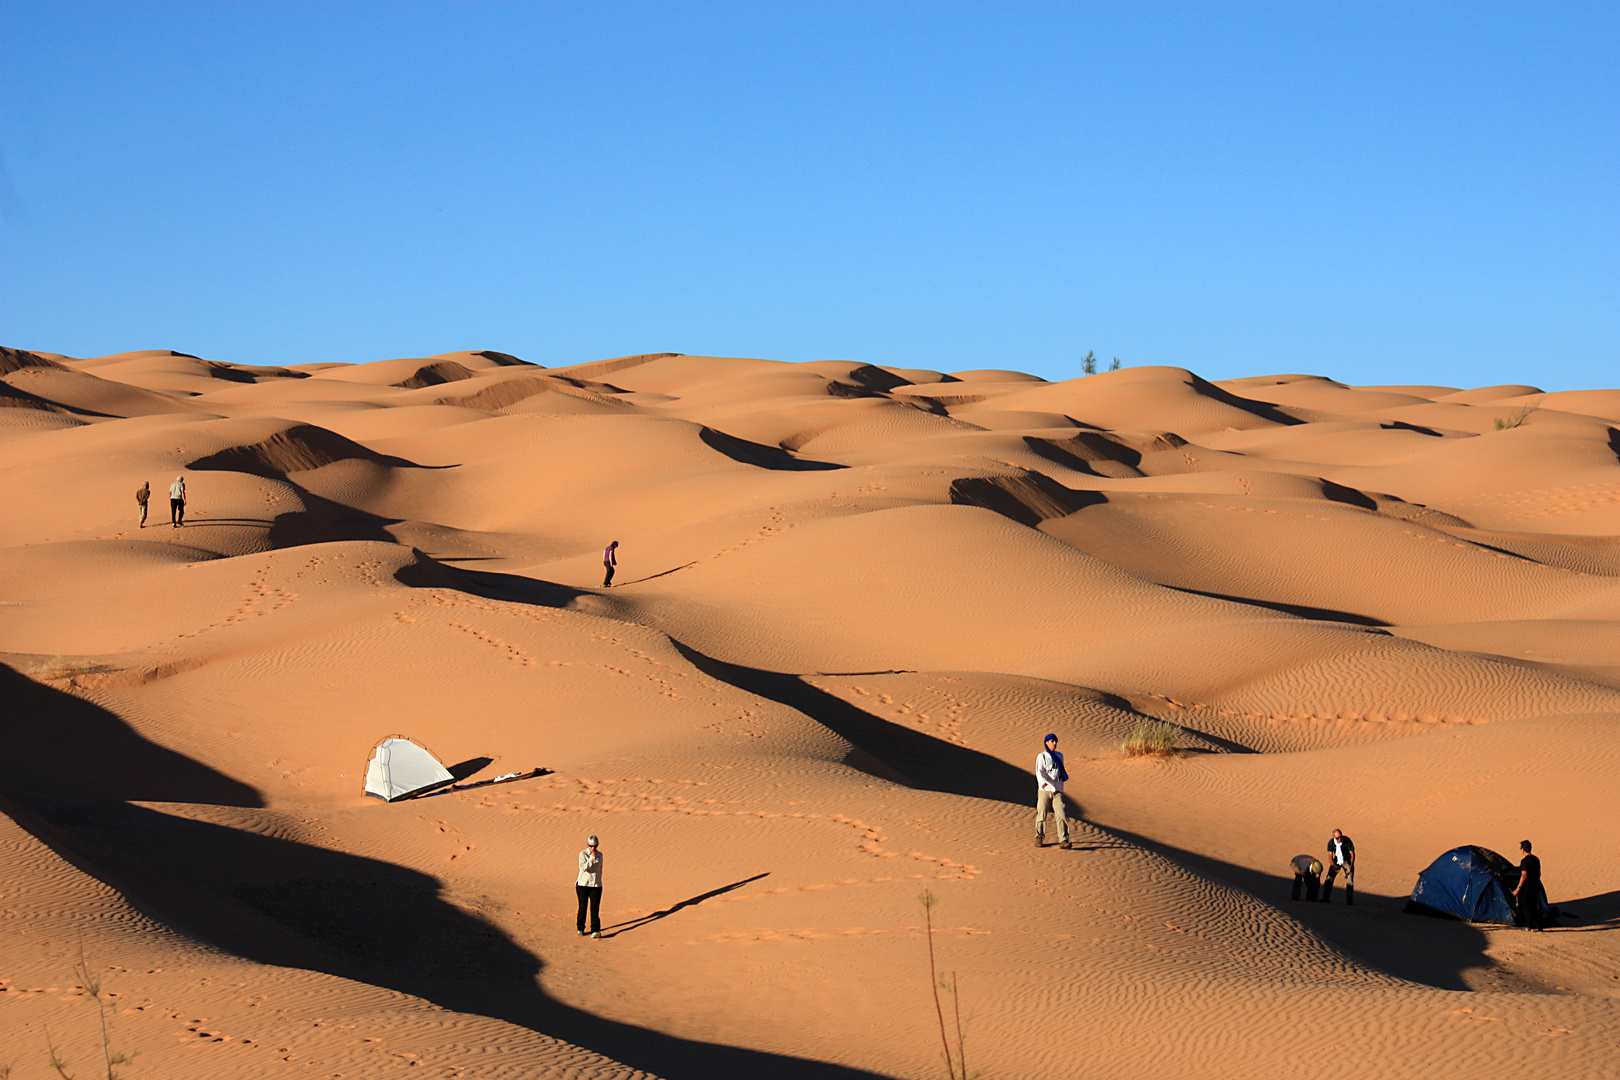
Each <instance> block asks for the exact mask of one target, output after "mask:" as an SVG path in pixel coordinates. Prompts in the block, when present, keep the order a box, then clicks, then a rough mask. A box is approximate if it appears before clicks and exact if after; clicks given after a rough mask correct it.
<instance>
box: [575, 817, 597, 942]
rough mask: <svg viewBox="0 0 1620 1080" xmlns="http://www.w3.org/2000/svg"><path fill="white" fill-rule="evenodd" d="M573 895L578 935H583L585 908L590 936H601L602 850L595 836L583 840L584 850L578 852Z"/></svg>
mask: <svg viewBox="0 0 1620 1080" xmlns="http://www.w3.org/2000/svg"><path fill="white" fill-rule="evenodd" d="M574 895H575V896H577V897H578V898H579V917H578V918H576V919H575V920H574V925H575V927H576V928H577V929H578V930H579V936H580V937H584V936H585V909H586V908H587V907H589V908H590V911H591V937H593V938H599V937H601V936H602V852H601V851H600V850H598V849H597V846H596V837H595V836H590V837H587V838H586V840H585V850H584V851H581V852H580V853H579V877H577V878H575V879H574Z"/></svg>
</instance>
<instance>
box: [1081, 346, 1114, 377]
mask: <svg viewBox="0 0 1620 1080" xmlns="http://www.w3.org/2000/svg"><path fill="white" fill-rule="evenodd" d="M1080 370H1081V371H1082V372H1084V373H1085V374H1087V375H1095V374H1097V350H1095V349H1090V350H1088V351H1087V352H1086V355H1084V356H1082V357H1081V358H1080ZM1108 370H1109V371H1118V370H1119V357H1117V356H1116V357H1114V362H1113V363H1111V364H1109V365H1108Z"/></svg>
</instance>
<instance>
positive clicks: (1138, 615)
mask: <svg viewBox="0 0 1620 1080" xmlns="http://www.w3.org/2000/svg"><path fill="white" fill-rule="evenodd" d="M0 406H4V407H0V451H3V452H0V493H3V494H0V505H3V506H4V508H5V510H6V512H5V514H4V515H0V548H3V554H0V664H3V666H0V680H3V684H4V685H3V687H0V702H3V705H0V733H3V735H4V740H5V742H4V746H5V752H4V754H3V756H0V851H3V857H0V920H3V921H0V942H3V945H0V949H3V952H0V1047H3V1049H0V1069H3V1068H5V1067H7V1066H10V1067H11V1070H12V1071H11V1073H10V1076H11V1078H12V1080H35V1078H42V1077H48V1076H55V1075H57V1074H56V1072H55V1071H53V1070H52V1069H51V1068H50V1066H49V1061H48V1059H49V1058H50V1056H51V1048H52V1047H54V1048H55V1051H56V1053H57V1054H58V1055H60V1057H61V1058H63V1059H65V1061H66V1062H67V1068H68V1071H69V1072H72V1073H74V1075H76V1076H100V1075H103V1072H104V1067H103V1064H102V1044H101V1027H100V1022H99V1020H98V1014H97V1006H96V1005H95V1004H94V1003H93V1002H92V1001H91V1000H88V999H87V998H86V996H85V993H84V990H85V986H86V981H87V977H88V978H89V980H91V981H93V982H94V983H95V984H96V985H97V986H98V987H99V989H100V992H101V999H102V1001H103V1002H104V1004H105V1008H104V1010H103V1015H104V1016H105V1017H106V1018H107V1020H108V1022H109V1024H110V1027H109V1029H108V1032H109V1033H108V1045H109V1046H110V1047H111V1048H112V1050H113V1051H114V1052H123V1053H128V1052H133V1053H134V1055H135V1056H134V1058H133V1060H132V1061H131V1062H130V1063H129V1064H128V1065H125V1066H122V1067H121V1068H120V1071H119V1075H120V1076H123V1077H125V1078H126V1080H142V1078H148V1077H150V1078H162V1080H187V1078H195V1080H232V1078H242V1080H249V1078H258V1077H270V1078H275V1077H321V1078H332V1080H338V1078H345V1080H349V1078H371V1077H379V1078H381V1077H396V1076H422V1077H444V1078H455V1080H501V1078H533V1077H626V1076H634V1077H641V1076H647V1077H653V1076H658V1077H666V1078H670V1080H688V1078H690V1080H706V1078H715V1077H760V1076H769V1077H790V1078H798V1077H804V1078H810V1077H817V1078H820V1077H826V1078H854V1077H873V1076H882V1077H903V1078H919V1080H920V1078H923V1077H930V1076H940V1075H943V1073H944V1066H943V1063H942V1062H941V1060H940V1054H941V1045H940V1033H939V1028H938V1021H937V1018H936V1013H935V1006H934V998H933V996H932V994H931V991H930V976H929V970H928V963H929V961H928V952H927V945H926V942H927V941H928V940H929V938H928V937H927V936H926V935H925V933H924V925H925V920H924V909H923V907H922V905H921V904H920V902H919V896H920V895H921V894H922V893H923V891H924V890H925V889H926V890H928V891H929V892H931V893H932V894H933V895H934V896H935V897H937V900H938V902H937V905H936V906H935V907H934V908H933V910H932V915H931V919H932V924H933V927H934V933H933V934H932V938H931V940H932V942H933V949H934V955H935V958H936V961H937V964H938V968H939V971H940V972H941V973H955V978H956V985H957V991H956V995H955V997H954V998H953V997H952V996H951V995H949V994H946V995H944V997H943V1003H944V1008H945V1010H946V1013H947V1018H948V1019H951V1020H952V1026H953V1027H954V1010H955V1008H956V1006H958V1005H959V1006H960V1012H961V1016H962V1018H963V1022H964V1025H965V1028H966V1031H965V1038H964V1042H963V1048H964V1049H965V1056H966V1061H967V1065H968V1069H969V1071H970V1072H971V1071H977V1070H983V1075H984V1076H985V1077H986V1078H987V1080H1003V1078H1005V1080H1015V1078H1016V1080H1043V1078H1071V1077H1074V1078H1091V1077H1096V1078H1116V1077H1117V1078H1129V1077H1149V1076H1153V1077H1171V1078H1176V1077H1215V1078H1223V1077H1233V1078H1239V1077H1242V1078H1246V1077H1255V1078H1260V1077H1275V1076H1280V1075H1296V1074H1301V1073H1304V1074H1308V1075H1317V1076H1322V1077H1357V1078H1366V1077H1408V1076H1413V1077H1415V1076H1427V1075H1432V1074H1433V1073H1434V1072H1435V1070H1436V1069H1444V1070H1445V1071H1446V1072H1447V1073H1448V1074H1449V1073H1452V1072H1455V1073H1456V1074H1457V1075H1461V1076H1469V1077H1473V1078H1480V1077H1497V1076H1509V1075H1512V1076H1539V1077H1571V1078H1574V1077H1583V1078H1584V1077H1597V1076H1603V1075H1610V1076H1612V1075H1616V1073H1617V1072H1620V854H1617V851H1620V848H1617V846H1616V843H1615V834H1616V829H1617V827H1620V800H1617V798H1616V796H1615V794H1614V776H1615V774H1616V771H1617V769H1620V390H1592V391H1585V392H1578V393H1542V392H1541V391H1539V390H1537V389H1536V388H1535V387H1533V386H1498V387H1487V388H1472V389H1463V388H1455V387H1440V386H1421V385H1415V386H1382V387H1354V386H1348V385H1345V384H1342V383H1339V382H1335V381H1333V380H1330V379H1327V378H1323V377H1319V376H1310V375H1280V376H1264V377H1255V378H1247V379H1239V380H1234V381H1227V382H1221V383H1211V382H1207V381H1205V380H1204V379H1202V378H1200V377H1199V376H1197V375H1195V374H1194V373H1192V372H1190V371H1187V370H1183V369H1180V368H1169V367H1148V368H1136V369H1126V370H1122V371H1114V372H1107V373H1102V374H1097V375H1092V376H1087V377H1082V378H1078V379H1073V380H1069V381H1065V382H1055V383H1053V382H1046V381H1043V380H1041V379H1039V378H1036V377H1034V376H1030V375H1026V374H1021V373H1019V372H1016V371H999V370H996V371H991V370H981V371H958V372H955V373H952V374H946V373H943V372H939V371H932V370H913V369H901V368H884V367H877V366H871V365H863V364H856V363H843V362H822V363H808V364H788V363H779V362H773V361H768V360H756V359H738V358H720V357H699V356H682V355H677V354H668V353H661V354H649V355H642V356H628V357H621V358H617V359H611V360H602V361H597V362H593V363H585V364H580V365H577V366H573V367H563V368H544V367H540V366H537V365H533V364H527V363H524V362H522V361H520V360H518V359H516V358H515V357H511V356H508V355H505V354H502V353H498V352H465V353H455V354H449V355H443V356H434V357H426V358H422V359H400V360H387V361H381V362H373V363H356V364H296V363H291V364H288V365H287V366H284V367H254V366H248V365H242V364H232V363H227V362H223V361H221V360H204V359H199V358H196V357H192V356H186V355H182V354H178V353H173V352H169V351H148V352H134V353H125V354H120V355H115V356H103V357H96V358H89V359H74V358H70V357H66V356H62V355H57V354H49V353H33V352H23V351H15V350H5V351H3V352H0ZM180 475H184V476H185V478H186V483H187V488H188V498H189V505H188V508H187V522H186V524H185V526H184V527H183V528H174V527H172V526H171V525H170V524H169V518H168V502H167V495H168V487H169V484H170V482H171V481H172V480H173V479H174V478H175V477H176V476H180ZM144 482H149V483H150V484H151V485H152V503H151V517H150V520H149V521H148V522H147V524H146V526H145V527H144V528H143V527H140V526H139V524H138V522H137V509H136V505H135V502H134V498H133V493H134V491H135V489H136V488H138V487H139V486H140V485H141V484H142V483H144ZM610 540H618V541H620V543H621V546H620V548H619V561H620V564H619V567H618V576H617V577H616V579H615V581H614V583H613V586H612V587H611V588H606V589H605V588H603V587H602V581H601V578H602V565H601V562H602V550H603V548H604V546H605V545H606V544H607V542H608V541H610ZM1150 719H1158V720H1163V721H1168V722H1169V723H1171V724H1174V725H1176V727H1177V728H1178V729H1179V730H1178V734H1177V746H1178V751H1179V752H1178V753H1176V754H1175V755H1173V756H1168V757H1155V756H1148V757H1128V756H1125V755H1124V754H1123V753H1122V752H1121V749H1120V742H1121V740H1122V739H1123V738H1125V737H1126V736H1127V735H1128V734H1129V733H1130V732H1132V731H1133V730H1134V729H1136V728H1137V727H1138V725H1140V724H1143V723H1144V722H1145V721H1147V720H1150ZM1048 731H1051V732H1055V733H1057V734H1058V735H1059V736H1060V738H1061V745H1062V749H1064V750H1065V751H1066V753H1067V765H1068V769H1069V772H1070V774H1071V780H1070V783H1069V789H1068V790H1069V795H1070V797H1071V799H1072V801H1073V803H1074V805H1075V808H1076V813H1077V818H1076V821H1075V826H1074V830H1075V831H1074V837H1075V845H1074V848H1073V849H1072V850H1062V849H1059V848H1058V847H1057V846H1056V845H1055V844H1049V845H1048V846H1046V847H1037V846H1036V844H1035V843H1034V836H1033V829H1032V822H1033V802H1034V794H1035V783H1034V779H1033V776H1032V768H1033V764H1034V759H1035V756H1036V754H1037V753H1038V752H1039V751H1040V749H1041V737H1042V736H1043V735H1044V734H1045V733H1047V732H1048ZM390 734H403V735H406V736H409V737H411V738H413V739H416V740H418V741H420V742H421V743H422V744H423V745H425V746H426V747H428V748H429V749H431V750H432V751H433V752H434V753H435V754H437V755H438V756H439V758H440V759H441V760H442V761H443V762H444V763H445V764H446V765H450V766H455V767H456V770H455V771H456V772H457V775H458V776H461V777H463V778H464V779H465V781H466V782H467V783H475V782H477V781H479V780H486V779H490V778H493V777H495V776H498V775H501V774H504V773H510V772H520V771H526V770H529V769H533V768H536V767H543V768H545V769H547V770H550V771H549V772H548V773H547V774H545V775H543V776H540V777H538V778H535V779H530V780H524V781H520V782H514V783H508V784H502V785H496V786H485V787H475V788H469V789H465V790H455V791H442V792H439V793H435V794H431V795H428V796H425V797H421V798H417V799H411V800H406V801H401V802H396V803H391V804H390V803H383V802H381V801H379V800H376V799H373V798H369V797H367V796H365V795H364V794H363V793H362V783H363V778H364V774H365V770H366V763H367V759H368V756H369V755H370V752H371V749H372V747H373V746H374V745H375V744H376V743H377V742H378V741H379V740H380V739H382V738H383V737H385V736H387V735H390ZM1334 828H1341V829H1343V830H1344V831H1345V832H1346V833H1348V834H1349V835H1350V836H1351V837H1352V838H1353V839H1354V840H1355V843H1356V847H1357V850H1358V855H1359V859H1360V862H1359V865H1358V870H1359V873H1358V877H1357V881H1356V903H1355V905H1354V906H1353V907H1352V906H1345V905H1344V904H1343V903H1342V899H1343V893H1342V889H1341V890H1339V891H1337V892H1336V893H1335V896H1334V902H1333V903H1332V904H1329V905H1321V904H1306V903H1303V902H1293V901H1291V900H1290V899H1289V885H1290V882H1291V878H1290V876H1289V875H1290V871H1289V867H1288V860H1289V859H1290V858H1291V857H1292V856H1294V855H1296V854H1299V853H1315V854H1322V853H1324V848H1325V845H1326V841H1327V838H1328V835H1329V833H1330V831H1331V830H1332V829H1334ZM588 833H596V834H599V835H600V836H601V838H602V850H603V854H604V858H605V872H604V888H605V892H604V899H603V916H604V919H603V921H604V923H605V924H607V930H606V933H605V934H604V936H603V938H602V939H601V940H592V939H589V938H581V937H578V936H576V933H575V928H574V896H573V884H574V875H575V865H576V864H575V856H576V853H577V852H578V851H579V849H580V848H581V847H582V846H583V844H584V840H585V837H586V835H587V834H588ZM1523 838H1531V839H1533V840H1534V841H1535V845H1536V851H1537V853H1538V854H1539V855H1540V856H1541V858H1542V860H1543V864H1544V866H1545V873H1546V885H1547V891H1548V894H1549V898H1550V900H1551V901H1552V902H1553V903H1554V904H1556V905H1558V906H1559V907H1560V908H1561V909H1562V911H1563V918H1561V919H1560V921H1559V922H1558V924H1557V925H1556V926H1555V927H1554V928H1552V929H1551V930H1549V931H1548V932H1546V933H1542V934H1533V933H1529V932H1527V931H1523V930H1518V929H1514V928H1511V927H1501V926H1485V925H1470V924H1467V923H1463V922H1454V921H1447V920H1441V919H1434V918H1423V917H1419V916H1414V915H1408V914H1403V912H1402V907H1403V904H1404V902H1405V899H1406V897H1407V896H1408V894H1409V893H1410V892H1411V889H1412V886H1413V884H1414V881H1415V879H1416V876H1417V874H1418V872H1419V871H1420V870H1422V869H1424V867H1426V866H1427V865H1428V864H1429V862H1430V861H1431V860H1433V859H1434V858H1435V857H1436V856H1438V855H1439V854H1440V853H1442V852H1443V851H1445V850H1447V849H1449V848H1452V847H1455V846H1458V845H1462V844H1478V845H1482V846H1485V847H1488V848H1491V849H1493V850H1496V851H1498V852H1501V853H1502V854H1504V855H1506V856H1509V857H1511V858H1513V859H1517V858H1518V841H1519V840H1521V839H1523ZM1049 839H1055V836H1049ZM952 1052H953V1054H954V1053H955V1052H956V1044H955V1035H954V1031H953V1033H952Z"/></svg>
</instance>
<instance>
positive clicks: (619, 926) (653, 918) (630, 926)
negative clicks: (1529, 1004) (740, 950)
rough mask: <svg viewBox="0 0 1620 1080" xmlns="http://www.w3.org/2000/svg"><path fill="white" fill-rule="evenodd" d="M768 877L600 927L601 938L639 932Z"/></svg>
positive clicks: (739, 882)
mask: <svg viewBox="0 0 1620 1080" xmlns="http://www.w3.org/2000/svg"><path fill="white" fill-rule="evenodd" d="M770 876H771V873H770V871H769V870H767V871H765V873H763V874H755V875H754V876H753V877H751V878H743V879H742V880H741V881H733V882H732V883H731V884H730V885H722V886H720V887H719V888H718V889H710V890H709V891H708V892H706V893H700V894H699V895H697V896H693V897H689V898H687V899H685V900H682V901H681V902H680V903H678V904H671V905H670V906H669V907H667V908H665V909H664V910H663V911H655V912H653V913H652V914H651V915H643V916H641V918H639V919H630V920H628V921H626V922H622V923H614V924H613V925H612V926H604V927H602V936H603V937H605V938H610V937H618V936H619V935H620V934H628V933H629V932H630V931H632V930H639V929H640V928H641V927H643V926H646V925H647V924H648V923H655V922H657V921H658V920H659V919H667V918H669V917H670V916H671V915H673V914H675V913H676V912H677V911H680V910H681V909H683V908H689V907H692V906H694V905H696V904H701V903H703V901H705V900H712V899H713V898H714V897H716V896H720V895H722V894H724V893H728V892H731V891H732V890H733V889H740V888H742V887H743V886H744V885H749V884H752V883H753V882H756V881H758V880H759V879H760V878H767V877H770Z"/></svg>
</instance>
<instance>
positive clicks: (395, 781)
mask: <svg viewBox="0 0 1620 1080" xmlns="http://www.w3.org/2000/svg"><path fill="white" fill-rule="evenodd" d="M454 781H455V777H453V776H451V775H450V770H449V769H446V768H445V767H444V765H443V764H441V763H440V761H439V759H438V758H436V757H434V756H433V755H432V754H431V753H429V752H428V751H427V749H426V748H424V747H422V746H419V745H418V744H416V743H414V742H412V741H411V740H410V739H407V738H405V737H404V736H402V735H390V736H389V737H388V738H386V739H384V740H383V741H382V742H380V743H378V744H377V747H376V749H374V750H373V751H372V752H371V763H370V764H369V765H367V766H366V794H367V795H375V796H376V797H377V798H379V799H382V800H383V801H384V802H398V801H399V800H400V799H408V798H410V797H411V796H412V795H421V794H423V793H424V792H428V791H432V790H433V789H434V788H441V787H444V786H445V785H446V784H450V783H453V782H454Z"/></svg>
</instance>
